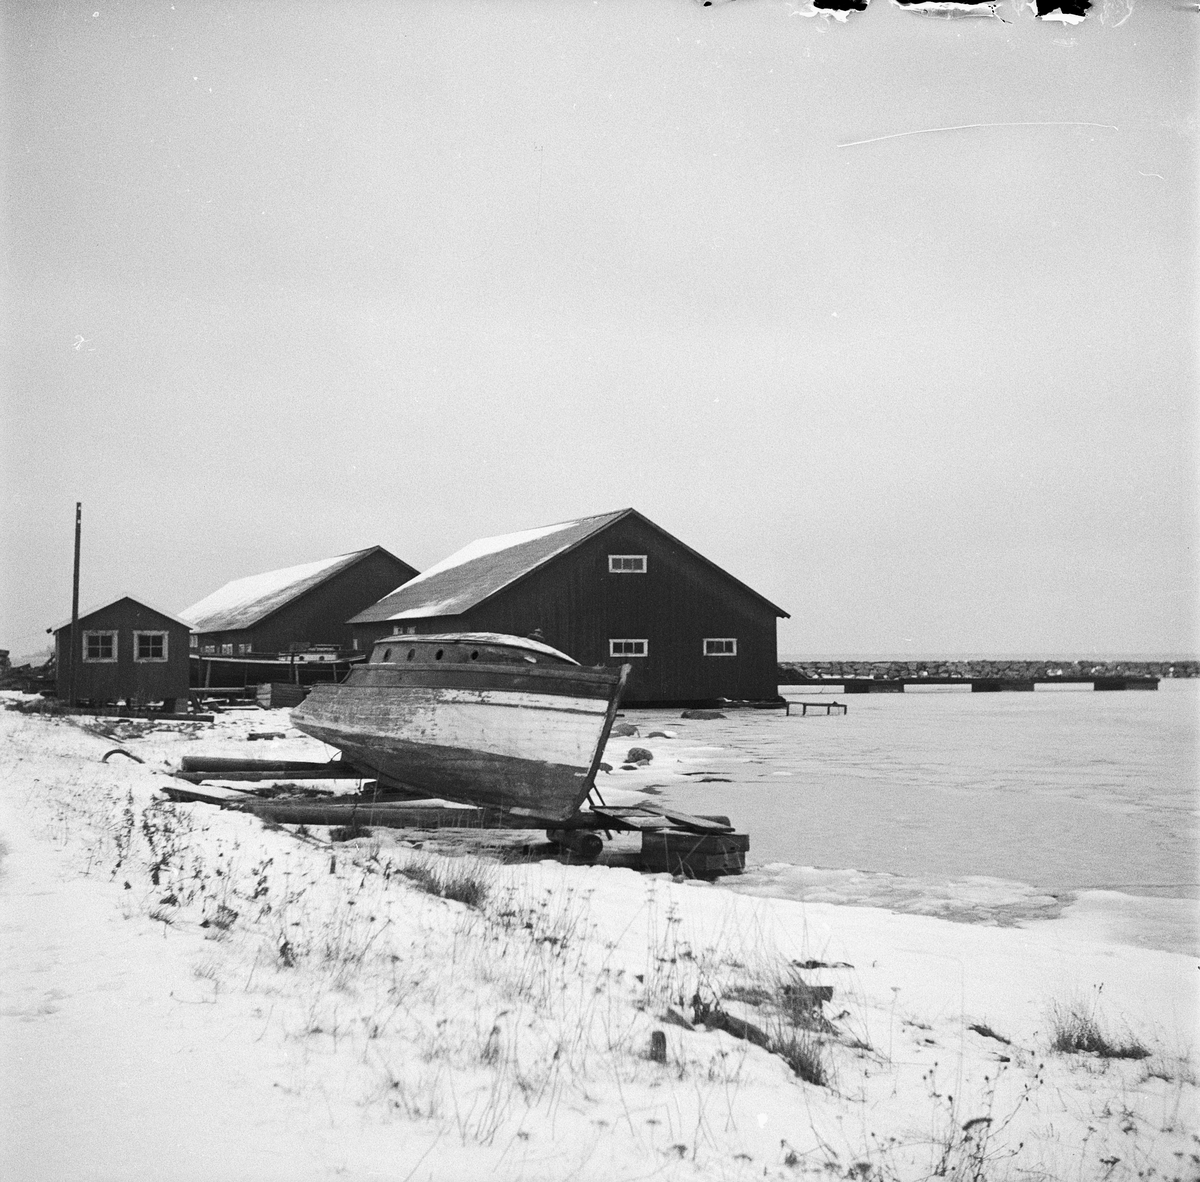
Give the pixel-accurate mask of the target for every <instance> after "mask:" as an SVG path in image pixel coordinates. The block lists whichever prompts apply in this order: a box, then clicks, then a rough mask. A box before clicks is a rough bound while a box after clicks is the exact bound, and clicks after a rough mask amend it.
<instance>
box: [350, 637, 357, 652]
mask: <svg viewBox="0 0 1200 1182" xmlns="http://www.w3.org/2000/svg"><path fill="white" fill-rule="evenodd" d="M351 647H352V648H353V649H354V651H355V652H358V637H357V636H356V637H355V638H354V640H353V641H352V642H351Z"/></svg>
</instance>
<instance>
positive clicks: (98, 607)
mask: <svg viewBox="0 0 1200 1182" xmlns="http://www.w3.org/2000/svg"><path fill="white" fill-rule="evenodd" d="M122 599H128V600H131V601H132V602H133V603H136V604H137V605H138V607H145V608H149V609H150V611H152V612H155V613H157V614H158V615H160V616H166V618H167V619H168V620H171V621H172V622H173V623H176V624H183V625H184V626H185V627H188V628H190V627H191V625H190V624H189V623H188V622H187V620H184V619H182V618H181V617H179V616H177V615H175V614H173V613H172V612H168V611H164V610H163V609H162V608H161V607H156V606H155V605H154V604H153V603H147V602H146V601H145V600H144V599H138V598H137V597H136V596H134V595H114V596H113V597H112V599H106V600H105V601H104V602H103V603H97V604H93V605H92V606H91V607H89V608H88V609H87V611H81V612H80V613H79V619H80V621H81V622H82V621H83V620H86V619H87V618H88V616H94V615H95V614H96V613H97V612H102V611H103V610H104V609H105V608H106V607H112V605H113V604H114V603H120V602H121V600H122ZM70 626H71V617H70V616H68V617H67V618H66V619H65V620H63V622H62V623H61V624H55V625H54V627H53V628H47V629H46V631H47V632H61V631H62V629H64V628H69V627H70Z"/></svg>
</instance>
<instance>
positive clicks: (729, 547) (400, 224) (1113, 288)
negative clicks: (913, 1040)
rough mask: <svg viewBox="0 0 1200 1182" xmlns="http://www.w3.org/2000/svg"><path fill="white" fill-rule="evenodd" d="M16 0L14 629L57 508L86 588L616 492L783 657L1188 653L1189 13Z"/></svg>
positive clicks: (455, 528)
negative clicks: (770, 633)
mask: <svg viewBox="0 0 1200 1182" xmlns="http://www.w3.org/2000/svg"><path fill="white" fill-rule="evenodd" d="M2 12H3V20H4V26H3V45H4V51H5V58H6V60H5V61H4V63H3V76H4V82H3V85H4V96H3V97H4V106H5V114H6V131H7V137H6V140H7V159H6V166H7V167H6V178H5V189H4V212H5V215H6V225H5V245H6V249H7V267H6V271H5V284H6V286H5V293H4V294H5V300H6V309H7V311H6V315H5V318H4V319H5V325H6V327H5V329H4V332H5V334H6V338H7V339H6V341H5V371H4V389H3V420H2V426H3V435H4V439H3V449H4V450H3V460H4V473H3V480H4V521H3V529H4V535H3V547H4V562H3V572H4V588H3V590H4V602H3V614H2V617H0V647H7V648H12V649H13V650H14V654H19V653H24V652H31V651H34V650H35V649H37V648H39V647H42V645H43V644H44V642H45V641H46V639H47V638H46V637H45V635H44V631H43V630H44V629H45V628H46V627H47V626H49V625H51V624H56V623H59V622H60V621H61V620H62V619H63V618H64V617H68V616H69V615H70V592H71V548H72V528H73V520H74V505H75V501H76V500H81V501H82V502H83V504H84V535H83V537H84V540H83V580H82V581H83V590H82V600H83V602H84V604H85V605H87V604H90V603H99V602H102V601H104V600H105V599H106V598H110V597H113V596H115V595H117V594H121V593H130V594H133V595H134V596H136V597H140V598H144V599H146V600H148V601H149V602H151V603H154V604H156V605H158V606H161V607H163V608H166V609H168V610H172V611H178V610H180V609H182V608H184V607H186V606H187V605H188V604H190V603H192V602H194V601H195V600H198V599H200V598H201V597H203V596H204V595H207V594H208V593H209V592H211V591H213V590H214V589H215V588H216V587H218V586H220V585H221V584H222V583H224V582H225V581H227V580H229V579H232V578H237V577H240V576H243V575H247V574H252V573H256V572H258V571H262V570H268V569H271V568H273V567H277V566H284V565H289V564H293V563H298V562H305V561H310V560H313V559H317V558H322V557H326V556H328V555H332V554H337V553H341V552H344V551H347V550H352V549H357V548H360V547H363V546H369V545H373V544H381V545H384V546H386V547H387V548H388V549H390V550H392V551H393V552H394V553H395V554H397V555H399V556H400V557H401V558H403V559H404V560H406V561H407V562H409V563H412V564H413V565H414V566H416V567H418V568H422V569H423V568H425V567H427V566H429V565H432V564H433V563H434V562H436V561H437V560H438V559H440V558H442V557H444V556H445V555H447V554H449V553H450V552H451V551H453V550H455V549H457V548H458V547H460V546H461V545H463V544H464V543H465V542H467V541H469V540H471V539H472V538H475V537H479V536H483V535H487V534H494V533H505V532H510V531H513V530H518V529H525V528H530V527H533V526H537V525H541V524H545V523H548V522H553V521H559V520H563V519H566V518H570V517H575V516H581V515H585V514H591V513H599V512H605V511H608V510H612V509H617V508H621V507H624V506H628V505H632V506H633V507H635V508H637V509H639V510H640V511H641V512H643V513H644V514H646V515H647V516H648V517H650V518H651V519H652V520H654V521H656V522H657V523H658V524H660V525H661V526H663V527H664V528H665V529H666V530H668V531H669V532H671V533H673V534H675V535H676V536H677V537H679V538H680V539H682V540H683V541H684V542H686V543H688V544H689V545H691V546H693V547H694V548H696V549H698V550H700V551H701V552H702V553H704V554H706V555H707V556H708V557H710V558H712V559H713V560H714V561H716V562H717V563H719V564H721V565H722V566H724V567H725V568H726V569H728V570H729V571H731V572H732V573H733V574H735V575H736V576H738V577H739V578H741V579H742V580H744V581H745V582H747V583H749V584H750V585H751V586H752V587H754V588H755V589H756V590H758V591H760V592H761V593H762V594H764V595H766V596H767V597H768V598H769V599H771V600H772V601H774V602H776V603H778V604H780V605H781V606H783V607H784V608H786V609H787V610H789V611H790V612H791V614H792V619H791V620H790V621H785V622H783V623H782V624H781V628H780V649H781V651H782V652H785V653H810V654H816V653H822V654H830V653H845V654H854V653H872V652H874V653H890V654H910V655H915V656H920V655H932V654H952V653H968V652H969V653H1005V654H1015V653H1027V654H1030V655H1037V654H1040V655H1052V654H1059V655H1063V654H1073V653H1096V654H1131V653H1172V654H1175V655H1184V654H1187V653H1195V652H1196V651H1197V649H1198V647H1200V643H1198V633H1197V617H1196V600H1197V581H1196V570H1197V551H1196V540H1197V498H1196V477H1197V413H1196V411H1197V407H1196V398H1195V391H1196V377H1197V372H1196V370H1197V367H1196V339H1195V337H1196V333H1195V329H1196V324H1197V319H1196V313H1197V300H1196V257H1197V252H1196V247H1197V235H1196V217H1195V214H1196V198H1197V184H1196V179H1197V175H1196V154H1195V142H1194V135H1195V114H1196V103H1195V94H1196V82H1197V78H1196V48H1197V37H1196V31H1197V27H1198V25H1200V16H1197V14H1196V13H1195V12H1193V11H1189V6H1188V5H1186V4H1183V3H1175V2H1174V0H1143V2H1140V3H1138V2H1136V0H1135V3H1134V5H1133V7H1132V9H1130V8H1129V7H1128V5H1126V6H1125V7H1123V8H1118V7H1117V6H1116V5H1115V4H1114V3H1111V0H1110V7H1109V8H1108V10H1107V12H1105V11H1103V9H1102V7H1101V8H1097V10H1096V13H1095V15H1093V16H1092V17H1090V18H1089V19H1088V20H1086V21H1085V22H1084V23H1083V24H1082V25H1079V26H1076V27H1064V26H1063V25H1060V24H1050V23H1045V22H1039V21H1037V20H1035V19H1033V17H1032V16H1031V15H1030V13H1029V12H1028V10H1027V9H1021V8H1018V7H1017V6H1016V4H1015V3H1012V2H1011V0H1004V3H1002V5H1001V7H1000V9H999V12H1000V14H1001V15H1002V16H1003V17H1004V20H1003V21H1001V20H995V19H960V20H944V19H937V18H930V17H928V16H920V15H916V14H914V13H911V12H905V11H902V10H900V9H898V8H896V7H894V6H890V5H887V4H885V3H884V2H883V0H873V3H872V4H871V6H870V9H869V10H868V11H867V12H866V13H865V14H860V15H857V16H855V17H853V18H852V19H851V20H849V21H848V22H846V23H845V24H844V25H843V24H837V23H834V22H831V21H829V20H827V19H824V18H812V17H808V16H805V15H802V14H801V5H800V3H799V2H798V0H739V2H738V3H734V4H728V5H724V6H715V7H711V8H703V7H700V6H699V5H697V4H696V3H694V0H624V2H618V0H600V2H598V3H597V2H593V0H553V2H550V0H538V2H536V3H535V2H532V0H530V2H527V3H503V2H500V0H480V2H479V3H469V2H467V0H430V2H428V3H425V2H422V0H405V2H404V3H395V2H394V0H386V2H385V0H379V2H373V0H364V2H360V3H338V4H333V3H294V2H287V0H276V2H274V3H269V4H268V3H232V2H228V0H216V2H213V3H207V4H204V5H196V4H187V3H178V4H176V5H171V4H169V3H150V2H149V0H145V2H141V3H128V4H120V5H116V6H113V5H109V4H106V3H103V0H90V2H89V3H88V4H86V5H64V4H57V3H36V4H34V3H29V4H15V3H14V4H8V5H6V6H5V7H4V8H3V10H2ZM1122 18H1126V19H1124V20H1123V23H1120V24H1118V21H1120V20H1121V19H1122ZM980 123H1033V124H1043V125H1040V126H1020V127H1015V126H1008V127H979V128H968V129H965V130H958V131H943V132H932V133H929V134H920V135H904V136H897V135H896V133H900V132H907V131H924V130H926V129H930V128H939V127H947V126H957V125H964V124H980ZM1050 123H1054V124H1057V125H1054V126H1050V125H1045V124H1050ZM1070 123H1075V124H1099V125H1101V126H1064V125H1062V124H1070ZM884 136H893V137H895V138H890V139H878V138H877V137H884ZM868 139H873V140H875V142H872V143H854V146H845V147H844V146H841V145H843V144H849V143H853V142H854V141H861V140H868Z"/></svg>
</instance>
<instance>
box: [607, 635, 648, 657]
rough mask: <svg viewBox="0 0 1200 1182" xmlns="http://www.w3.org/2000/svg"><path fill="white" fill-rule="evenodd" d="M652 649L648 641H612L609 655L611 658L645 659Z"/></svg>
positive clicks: (609, 646)
mask: <svg viewBox="0 0 1200 1182" xmlns="http://www.w3.org/2000/svg"><path fill="white" fill-rule="evenodd" d="M649 648H650V642H649V641H647V640H627V639H626V640H610V641H609V642H608V655H609V656H610V657H644V656H646V655H647V653H648V651H649Z"/></svg>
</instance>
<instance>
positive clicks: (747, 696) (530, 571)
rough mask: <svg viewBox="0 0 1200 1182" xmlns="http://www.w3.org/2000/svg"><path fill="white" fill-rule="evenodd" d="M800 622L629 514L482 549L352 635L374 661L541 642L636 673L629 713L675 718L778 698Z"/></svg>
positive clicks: (453, 560)
mask: <svg viewBox="0 0 1200 1182" xmlns="http://www.w3.org/2000/svg"><path fill="white" fill-rule="evenodd" d="M787 614H788V613H787V612H785V611H784V610H783V609H782V608H779V607H776V606H775V604H773V603H771V602H770V601H769V600H768V599H765V598H764V597H763V596H762V595H760V594H759V593H758V592H757V591H753V590H751V589H750V588H749V587H747V586H746V585H745V584H744V583H742V582H740V581H739V580H738V579H736V578H734V576H733V575H731V574H729V573H728V572H727V571H724V570H722V569H721V568H720V567H719V566H717V565H716V564H715V563H713V562H711V561H710V560H709V559H707V558H705V557H704V556H703V555H701V554H698V553H697V552H696V551H695V550H692V549H691V548H690V547H688V546H686V545H684V544H683V543H682V542H680V541H679V540H678V539H676V538H674V537H672V536H671V535H670V534H669V533H667V532H666V530H664V529H661V528H660V527H659V526H657V525H655V524H654V522H652V521H650V520H648V519H647V518H645V517H643V516H642V515H641V514H640V513H638V512H637V511H636V510H634V509H622V510H619V511H618V512H616V513H605V514H600V515H599V516H595V517H586V518H582V519H579V520H576V521H566V522H561V523H559V524H557V525H550V526H543V527H541V528H538V529H531V530H526V531H523V532H521V533H516V534H509V535H506V536H504V537H498V538H483V539H481V540H479V541H476V542H472V543H471V544H470V545H468V546H465V547H464V548H463V549H461V550H459V551H457V552H456V553H455V554H452V555H450V557H449V558H446V559H444V560H443V561H442V562H439V563H438V564H436V565H435V566H433V567H431V568H430V569H429V570H427V571H425V572H424V574H421V575H419V576H417V577H416V578H415V579H412V580H411V581H410V582H408V583H406V584H405V585H404V586H403V587H400V588H398V589H397V590H396V591H393V592H392V594H390V595H388V596H387V597H386V598H384V599H381V600H380V601H379V602H378V603H376V604H374V605H373V606H371V607H368V608H366V609H365V610H363V611H360V612H359V613H358V614H357V615H355V616H354V617H353V618H352V619H351V620H350V626H351V628H352V629H353V634H354V639H355V642H356V643H357V645H358V646H359V648H361V649H363V650H368V649H370V647H371V646H372V645H373V644H374V642H375V641H376V640H379V639H381V638H383V637H384V636H389V635H403V634H408V633H412V634H417V635H421V634H430V633H437V632H504V633H509V634H513V635H518V636H529V635H535V634H540V635H537V638H538V639H541V640H544V641H545V642H546V643H547V644H549V645H552V646H553V647H555V648H557V649H560V650H562V651H563V652H565V653H567V654H568V655H569V656H572V657H574V658H575V659H576V660H577V661H579V662H580V663H581V664H584V665H620V664H624V663H628V664H629V665H631V666H632V667H633V673H632V674H631V676H630V679H629V683H628V686H627V688H626V692H625V701H626V702H629V703H642V704H647V705H650V704H661V705H666V704H693V703H700V702H711V701H714V700H716V699H721V698H725V699H737V700H750V701H763V700H769V699H774V698H776V697H777V695H778V686H777V664H776V657H777V649H776V637H775V624H776V620H777V619H778V618H779V617H780V616H784V617H786V616H787Z"/></svg>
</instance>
